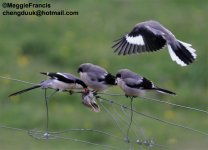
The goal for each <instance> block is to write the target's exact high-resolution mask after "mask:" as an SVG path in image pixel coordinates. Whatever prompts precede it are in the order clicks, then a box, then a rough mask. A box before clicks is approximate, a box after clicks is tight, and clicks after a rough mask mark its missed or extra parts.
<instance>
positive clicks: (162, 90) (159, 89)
mask: <svg viewBox="0 0 208 150" xmlns="http://www.w3.org/2000/svg"><path fill="white" fill-rule="evenodd" d="M155 90H157V91H158V92H161V93H165V94H170V95H176V93H175V92H172V91H169V90H166V89H162V88H156V89H155Z"/></svg>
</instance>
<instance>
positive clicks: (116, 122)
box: [100, 101, 131, 146]
mask: <svg viewBox="0 0 208 150" xmlns="http://www.w3.org/2000/svg"><path fill="white" fill-rule="evenodd" d="M100 105H101V106H102V107H103V108H104V110H105V112H106V113H107V114H108V115H109V116H111V118H112V119H113V121H114V123H115V124H116V126H117V127H118V129H119V130H120V131H121V133H122V134H123V135H125V132H124V131H123V130H122V128H121V127H120V125H119V123H118V121H117V119H116V118H115V117H114V116H113V115H112V114H111V112H110V111H109V110H108V109H107V108H106V107H105V106H104V105H103V104H102V102H101V101H100ZM124 141H125V142H126V139H124ZM126 143H127V145H129V144H131V143H129V142H126ZM130 146H131V145H130Z"/></svg>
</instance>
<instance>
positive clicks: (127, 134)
mask: <svg viewBox="0 0 208 150" xmlns="http://www.w3.org/2000/svg"><path fill="white" fill-rule="evenodd" d="M130 109H131V117H130V122H129V124H128V129H127V132H126V138H127V140H129V131H130V128H131V124H132V121H133V114H134V112H133V97H131V101H130Z"/></svg>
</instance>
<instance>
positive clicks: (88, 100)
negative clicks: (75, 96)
mask: <svg viewBox="0 0 208 150" xmlns="http://www.w3.org/2000/svg"><path fill="white" fill-rule="evenodd" d="M82 104H83V105H85V106H87V107H89V108H90V109H91V110H92V111H94V112H100V107H99V105H98V104H97V103H96V101H95V96H94V94H93V93H92V92H91V91H89V92H86V93H82Z"/></svg>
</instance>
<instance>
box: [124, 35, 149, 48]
mask: <svg viewBox="0 0 208 150" xmlns="http://www.w3.org/2000/svg"><path fill="white" fill-rule="evenodd" d="M126 41H127V42H128V43H130V44H135V45H139V46H143V45H145V43H144V40H143V38H142V36H141V35H139V36H135V37H133V36H128V35H126Z"/></svg>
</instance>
